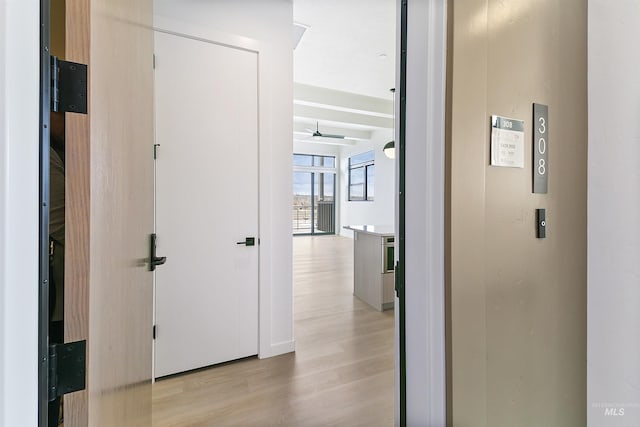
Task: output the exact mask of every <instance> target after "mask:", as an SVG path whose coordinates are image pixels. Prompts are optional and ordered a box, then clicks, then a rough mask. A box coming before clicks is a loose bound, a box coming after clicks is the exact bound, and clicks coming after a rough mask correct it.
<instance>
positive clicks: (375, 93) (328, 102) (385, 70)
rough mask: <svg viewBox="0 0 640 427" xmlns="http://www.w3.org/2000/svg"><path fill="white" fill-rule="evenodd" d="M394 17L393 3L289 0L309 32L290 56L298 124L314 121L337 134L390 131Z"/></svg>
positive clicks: (386, 0) (384, 0) (390, 0)
mask: <svg viewBox="0 0 640 427" xmlns="http://www.w3.org/2000/svg"><path fill="white" fill-rule="evenodd" d="M395 13H396V1H395V0H293V18H294V22H296V23H301V24H304V25H306V26H309V28H308V29H307V31H306V32H305V34H304V36H303V37H302V40H301V41H300V43H299V44H298V47H297V48H296V49H295V51H294V56H293V57H294V81H295V82H296V84H297V85H296V91H294V92H295V96H294V97H295V98H296V99H295V100H294V103H295V104H296V105H295V110H294V114H295V121H296V123H305V124H309V123H313V122H315V121H316V120H318V121H320V128H321V130H322V127H323V123H325V124H326V125H329V126H331V127H332V128H333V130H334V131H336V132H338V133H339V132H340V128H344V129H360V130H370V131H371V130H374V129H376V128H387V127H390V125H389V124H388V123H390V121H389V120H388V119H389V118H390V117H391V115H390V113H391V112H392V107H391V100H392V99H393V96H392V94H391V93H390V92H389V89H390V88H392V87H394V85H395V37H396V33H395V20H396V18H395ZM313 87H316V88H315V89H318V90H314V88H313ZM320 88H322V89H329V91H324V90H322V89H320ZM299 89H304V90H299ZM345 92H346V93H345ZM300 93H304V95H305V96H304V99H298V98H300V97H299V96H298V94H300ZM314 93H317V94H318V99H314V98H313V96H314ZM332 95H334V96H332ZM350 95H353V96H350ZM373 98H377V99H373ZM382 100H385V101H382ZM368 101H370V102H368ZM381 102H382V103H383V104H387V105H386V106H381V105H380V103H381ZM367 104H371V108H366V107H363V105H367ZM310 106H312V107H310ZM339 112H343V113H345V114H343V115H340V114H339ZM354 113H356V114H354ZM367 116H372V117H377V118H378V119H379V120H377V121H376V120H373V119H371V118H368V117H367ZM381 116H382V118H384V119H386V121H385V120H384V119H382V118H381ZM360 119H362V120H360ZM345 133H347V132H343V134H345Z"/></svg>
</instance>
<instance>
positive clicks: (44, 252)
mask: <svg viewBox="0 0 640 427" xmlns="http://www.w3.org/2000/svg"><path fill="white" fill-rule="evenodd" d="M50 7H51V6H50V0H40V123H39V125H40V142H39V145H40V150H39V151H40V177H39V181H38V182H39V187H40V189H39V198H38V210H39V230H38V237H39V248H38V254H39V262H38V266H39V267H38V268H39V272H38V305H39V310H38V425H39V426H40V427H47V426H48V421H49V420H48V405H49V134H50V129H49V128H50V117H49V115H50V111H51V91H50V88H51V68H50V61H51V53H50V13H51V9H50Z"/></svg>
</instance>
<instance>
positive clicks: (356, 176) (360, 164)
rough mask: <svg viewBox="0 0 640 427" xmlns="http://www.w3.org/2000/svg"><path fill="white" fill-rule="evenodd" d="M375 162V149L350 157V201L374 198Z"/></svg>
mask: <svg viewBox="0 0 640 427" xmlns="http://www.w3.org/2000/svg"><path fill="white" fill-rule="evenodd" d="M374 163H375V153H374V152H373V151H367V152H365V153H361V154H356V155H355V156H352V157H349V201H358V200H373V197H374V186H373V181H374V177H375V171H376V169H375V164H374Z"/></svg>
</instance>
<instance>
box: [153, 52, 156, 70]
mask: <svg viewBox="0 0 640 427" xmlns="http://www.w3.org/2000/svg"><path fill="white" fill-rule="evenodd" d="M153 69H154V70H155V69H156V54H155V53H154V54H153Z"/></svg>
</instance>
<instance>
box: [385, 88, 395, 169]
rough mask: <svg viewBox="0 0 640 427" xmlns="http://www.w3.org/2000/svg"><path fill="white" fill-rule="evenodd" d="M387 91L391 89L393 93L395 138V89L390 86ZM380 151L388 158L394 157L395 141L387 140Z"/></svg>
mask: <svg viewBox="0 0 640 427" xmlns="http://www.w3.org/2000/svg"><path fill="white" fill-rule="evenodd" d="M389 91H391V93H393V133H394V139H395V132H396V89H395V88H392V89H389ZM382 151H383V152H384V155H385V156H387V157H388V158H390V159H395V158H396V142H395V141H394V140H393V139H392V140H391V141H389V142H387V143H386V144H384V148H383V149H382Z"/></svg>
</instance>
